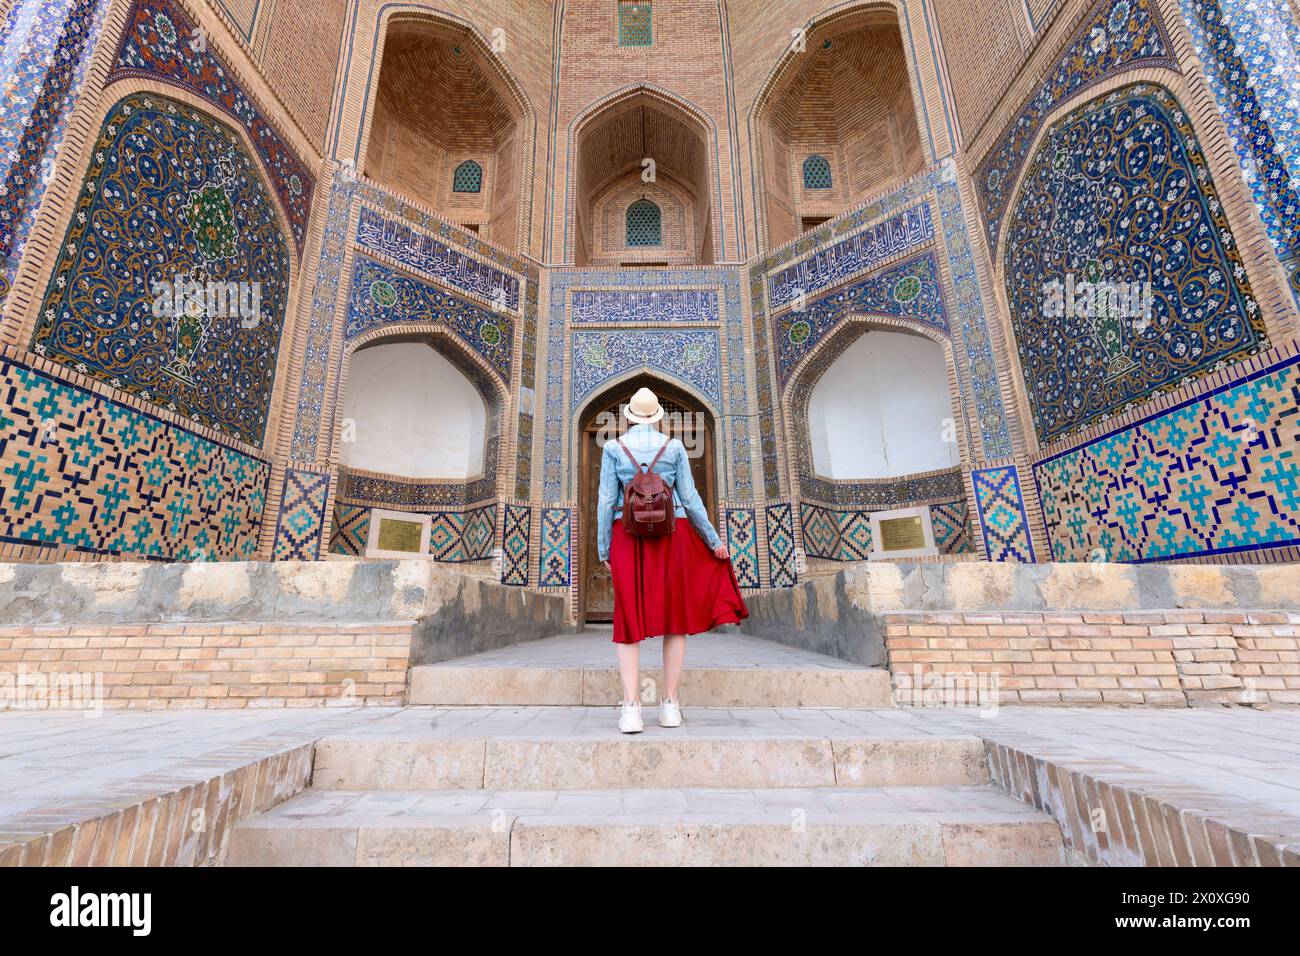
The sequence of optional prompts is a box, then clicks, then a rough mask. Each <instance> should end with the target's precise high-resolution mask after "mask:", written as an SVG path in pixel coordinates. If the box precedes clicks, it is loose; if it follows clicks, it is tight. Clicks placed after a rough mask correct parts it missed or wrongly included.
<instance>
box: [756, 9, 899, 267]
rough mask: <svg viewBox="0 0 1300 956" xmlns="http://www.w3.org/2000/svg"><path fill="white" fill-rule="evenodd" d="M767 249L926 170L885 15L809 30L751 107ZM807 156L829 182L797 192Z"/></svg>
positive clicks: (895, 35)
mask: <svg viewBox="0 0 1300 956" xmlns="http://www.w3.org/2000/svg"><path fill="white" fill-rule="evenodd" d="M758 115H759V125H760V127H761V130H762V132H761V140H760V148H761V149H762V152H763V163H764V167H765V170H764V179H765V191H766V194H767V205H768V217H767V218H768V232H769V235H768V243H767V245H768V248H772V247H775V246H778V245H780V244H782V243H784V242H787V241H789V240H790V239H792V238H794V237H795V236H797V235H798V234H799V233H800V232H801V231H802V230H803V229H804V228H806V227H807V223H808V222H809V221H811V222H820V221H822V220H823V219H825V218H827V217H829V216H835V215H838V214H839V213H840V212H842V211H843V210H844V209H846V208H848V207H850V206H852V205H854V204H855V203H857V202H859V201H861V200H862V199H864V198H866V197H867V196H868V195H870V194H873V193H875V192H877V191H879V190H880V189H882V188H885V187H886V186H888V185H890V184H892V183H895V182H897V181H898V180H900V179H902V178H905V177H907V176H909V175H912V174H913V173H915V172H917V171H919V170H920V169H921V168H922V167H923V166H924V163H925V157H924V153H923V150H922V147H921V139H920V133H919V130H918V127H917V122H916V111H915V105H914V103H913V100H912V92H911V81H910V79H909V76H908V72H907V59H906V55H905V54H904V52H903V43H902V37H901V35H900V33H899V30H898V22H897V19H896V16H895V13H894V11H893V10H892V8H888V7H877V8H868V9H867V10H864V11H862V12H860V13H855V14H850V15H847V16H844V17H840V18H836V19H834V20H831V21H830V22H828V23H826V24H824V25H823V26H821V27H819V28H818V29H816V30H814V31H813V32H812V33H811V34H810V35H809V36H808V37H807V41H806V48H805V50H804V51H802V52H792V53H791V54H789V55H788V57H787V59H786V61H785V62H784V63H783V64H782V66H781V69H780V71H779V72H778V74H777V77H776V79H775V82H774V83H773V85H772V87H771V88H770V89H769V91H768V92H767V94H766V95H765V96H764V97H763V100H762V104H761V106H760V107H759V113H758ZM812 154H816V155H819V156H823V157H824V158H825V159H826V161H827V162H828V163H829V164H830V168H831V174H832V180H833V183H834V185H833V186H832V187H831V188H824V189H805V188H804V184H803V182H802V177H801V174H800V170H801V166H802V163H803V162H804V160H805V159H806V158H807V157H808V156H809V155H812Z"/></svg>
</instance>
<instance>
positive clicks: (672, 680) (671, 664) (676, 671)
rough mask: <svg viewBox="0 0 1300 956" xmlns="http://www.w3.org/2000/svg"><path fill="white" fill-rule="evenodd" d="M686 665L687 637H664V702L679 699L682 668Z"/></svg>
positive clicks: (679, 635) (669, 635) (671, 635)
mask: <svg viewBox="0 0 1300 956" xmlns="http://www.w3.org/2000/svg"><path fill="white" fill-rule="evenodd" d="M685 663H686V635H685V634H666V635H664V692H663V699H664V700H676V699H677V687H678V685H679V684H681V682H682V666H683V665H684V664H685Z"/></svg>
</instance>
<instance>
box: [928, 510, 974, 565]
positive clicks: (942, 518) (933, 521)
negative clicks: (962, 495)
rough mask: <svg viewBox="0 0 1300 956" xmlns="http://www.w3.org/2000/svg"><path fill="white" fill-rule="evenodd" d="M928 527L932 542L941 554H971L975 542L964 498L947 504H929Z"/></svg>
mask: <svg viewBox="0 0 1300 956" xmlns="http://www.w3.org/2000/svg"><path fill="white" fill-rule="evenodd" d="M930 527H931V530H933V531H934V543H935V546H936V547H937V548H938V549H939V551H940V553H942V554H973V553H974V552H975V542H974V540H973V539H972V538H971V531H970V511H969V510H968V509H967V507H966V501H965V499H963V500H961V501H953V502H950V503H948V504H941V505H931V506H930Z"/></svg>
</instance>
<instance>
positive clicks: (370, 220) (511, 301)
mask: <svg viewBox="0 0 1300 956" xmlns="http://www.w3.org/2000/svg"><path fill="white" fill-rule="evenodd" d="M357 244H358V245H360V246H363V247H365V248H367V249H371V250H374V251H375V252H380V253H383V254H384V255H386V256H391V257H392V258H393V259H394V260H396V261H397V262H398V263H400V264H401V265H403V266H405V267H406V268H408V269H411V270H414V271H416V272H421V273H424V274H425V275H428V276H430V277H431V278H434V279H437V280H438V281H439V282H441V283H442V284H444V285H446V286H449V287H451V288H453V289H457V290H459V291H461V292H465V293H469V294H471V295H473V296H475V297H476V298H479V299H481V300H483V301H484V302H487V303H489V304H490V305H493V306H494V308H499V309H500V310H503V311H504V310H508V311H510V312H512V313H518V312H519V287H520V283H519V279H518V278H517V277H516V276H513V275H510V274H509V273H507V272H505V271H503V270H502V269H499V268H497V267H496V266H494V265H491V264H489V263H487V262H480V261H479V260H477V259H474V258H471V257H470V256H467V255H465V254H464V253H462V252H458V251H457V250H455V249H453V248H451V247H450V246H447V245H446V244H444V243H442V242H439V241H438V240H437V239H435V238H434V237H433V236H429V235H424V234H422V233H419V232H416V231H415V230H414V229H412V228H411V227H410V226H407V225H404V224H402V223H400V222H395V221H393V220H391V219H388V218H387V217H385V216H382V215H380V214H379V213H378V212H376V211H375V210H373V209H371V208H369V207H366V206H363V207H362V209H361V218H360V220H359V221H358V223H357Z"/></svg>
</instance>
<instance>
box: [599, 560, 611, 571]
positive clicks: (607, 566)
mask: <svg viewBox="0 0 1300 956" xmlns="http://www.w3.org/2000/svg"><path fill="white" fill-rule="evenodd" d="M600 563H601V564H603V565H604V566H605V570H606V571H608V572H609V573H610V574H613V573H614V569H613V568H611V567H610V566H609V562H608V561H602V562H600Z"/></svg>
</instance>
